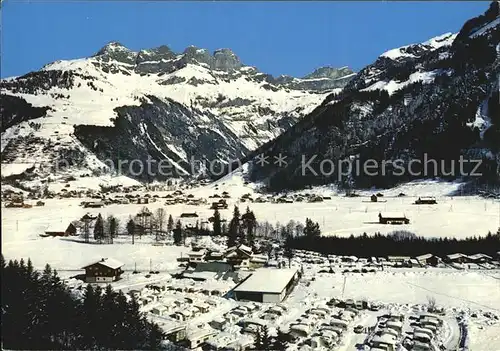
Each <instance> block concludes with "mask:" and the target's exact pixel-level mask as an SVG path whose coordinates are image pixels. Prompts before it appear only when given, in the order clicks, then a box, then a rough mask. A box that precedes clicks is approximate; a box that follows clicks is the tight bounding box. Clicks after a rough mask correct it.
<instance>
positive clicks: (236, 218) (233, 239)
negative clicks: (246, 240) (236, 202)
mask: <svg viewBox="0 0 500 351" xmlns="http://www.w3.org/2000/svg"><path fill="white" fill-rule="evenodd" d="M240 229H241V228H240V210H239V209H238V207H237V206H234V211H233V218H232V219H231V222H229V232H228V240H227V246H228V247H231V246H235V245H236V244H237V242H238V238H239V237H240Z"/></svg>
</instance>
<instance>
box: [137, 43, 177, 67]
mask: <svg viewBox="0 0 500 351" xmlns="http://www.w3.org/2000/svg"><path fill="white" fill-rule="evenodd" d="M175 57H176V54H175V52H173V51H172V50H171V49H170V48H169V47H168V46H166V45H161V46H159V47H157V48H153V49H147V50H141V51H139V54H138V55H137V60H136V61H137V63H142V62H147V61H161V60H171V59H173V58H175Z"/></svg>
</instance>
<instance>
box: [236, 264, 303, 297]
mask: <svg viewBox="0 0 500 351" xmlns="http://www.w3.org/2000/svg"><path fill="white" fill-rule="evenodd" d="M297 278H298V271H297V269H272V268H261V269H258V270H256V271H255V273H253V274H252V275H250V276H249V277H248V278H247V279H245V280H244V281H243V282H242V283H241V284H240V285H238V286H237V287H236V288H234V290H233V292H234V295H235V299H236V300H239V301H256V302H274V303H279V302H281V301H283V300H284V299H285V297H286V296H287V294H288V293H289V292H290V289H291V288H292V286H293V284H294V282H295V281H296V280H297Z"/></svg>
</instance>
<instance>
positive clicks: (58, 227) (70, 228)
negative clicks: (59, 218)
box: [45, 223, 76, 236]
mask: <svg viewBox="0 0 500 351" xmlns="http://www.w3.org/2000/svg"><path fill="white" fill-rule="evenodd" d="M68 235H76V227H75V225H74V224H73V223H69V224H63V223H57V224H52V225H50V226H49V227H48V228H47V229H46V230H45V236H68Z"/></svg>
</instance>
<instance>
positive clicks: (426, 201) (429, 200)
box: [415, 196, 437, 205]
mask: <svg viewBox="0 0 500 351" xmlns="http://www.w3.org/2000/svg"><path fill="white" fill-rule="evenodd" d="M436 204H437V201H436V198H435V197H432V196H425V197H419V198H418V199H417V200H416V201H415V205H436Z"/></svg>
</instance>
